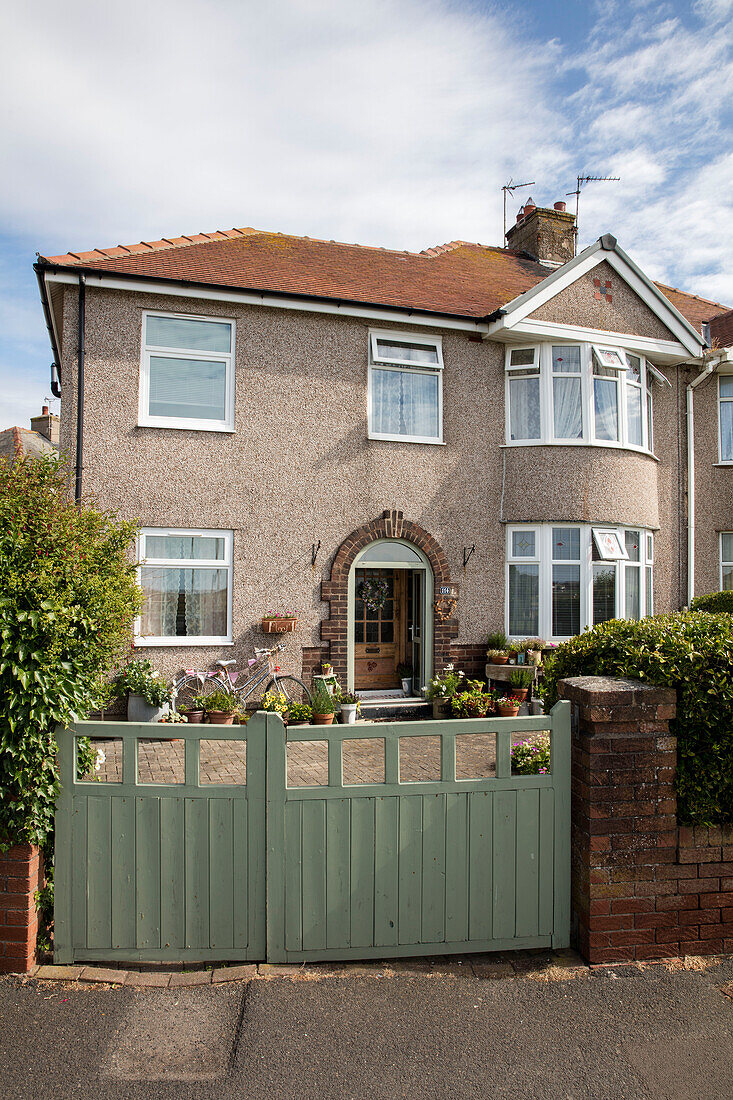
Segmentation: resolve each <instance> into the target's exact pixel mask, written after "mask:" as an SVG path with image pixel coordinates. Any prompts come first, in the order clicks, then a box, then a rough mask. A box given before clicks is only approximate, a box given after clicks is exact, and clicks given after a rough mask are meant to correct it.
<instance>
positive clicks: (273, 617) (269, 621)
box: [262, 611, 298, 634]
mask: <svg viewBox="0 0 733 1100" xmlns="http://www.w3.org/2000/svg"><path fill="white" fill-rule="evenodd" d="M297 623H298V616H297V615H294V614H293V613H292V611H284V612H283V611H268V612H266V613H265V614H264V615H263V616H262V629H263V630H264V632H265V634H287V633H289V632H290V631H292V630H295V627H296V625H297Z"/></svg>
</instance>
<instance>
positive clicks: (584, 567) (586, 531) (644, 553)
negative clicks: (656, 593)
mask: <svg viewBox="0 0 733 1100" xmlns="http://www.w3.org/2000/svg"><path fill="white" fill-rule="evenodd" d="M558 527H565V528H573V529H576V530H580V629H581V632H582V631H583V630H587V629H588V628H589V627H591V626H592V625H593V621H592V620H593V564H594V562H593V541H594V536H593V531H594V529H595V530H601V531H602V530H613V531H614V532H616V533H617V534H618V535H619V537H620V540H621V546H622V547H623V549H624V554H626V544H625V537H626V532H627V531H637V532H638V534H639V562H638V563H637V562H630V563H629V561H628V556H626V557H622V558H618V559H612V560H611V561H607V560H605V559H601V560H602V561H604V564H608V565H611V564H613V566H614V568H615V571H616V618H624V616H625V610H626V566H627V564H630V565H631V567H632V568H637V567H638V568H639V573H640V577H639V585H640V590H639V611H640V615H641V618H646V617H647V616H646V612H645V609H646V606H647V586H648V584H649V582H650V581H651V589H652V593H651V595H652V599H651V601H650V606H651V607H652V611H651V613H652V614H653V613H654V611H653V589H654V533H653V532H652V531H650V530H649V529H648V528H645V527H638V526H637V527H634V526H632V525H630V524H628V525H623V526H616V525H613V526H612V525H610V524H605V525H602V524H583V523H570V522H568V521H566V520H558V521H556V522H554V523H512V524H507V528H506V543H505V546H506V549H505V562H506V565H505V573H504V623H505V630H506V634H507V637H511V638H516V639H519V638H520V637H522V635H510V634H509V566H510V565H516V564H517V563H518V562H524V563H525V564H526V563H530V564H535V563H536V562H537V561H538V560H539V566H540V568H539V631H538V635H539V637H541V638H546V639H547V640H548V641H550V642H555V643H558V642H564V641H567V638H566V637H564V636H558V635H553V634H552V567H553V565H575V564H577V559H573V560H570V559H565V558H563V559H559V558H557V559H555V558H554V556H553V544H552V532H553V529H555V528H558ZM516 531H534V532H535V556H534V557H532V558H521V557H514V556H513V555H512V534H513V533H514V532H516ZM595 564H599V563H598V562H596V563H595ZM649 570H651V576H650V574H649ZM721 576H722V570H721Z"/></svg>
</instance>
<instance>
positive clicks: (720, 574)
mask: <svg viewBox="0 0 733 1100" xmlns="http://www.w3.org/2000/svg"><path fill="white" fill-rule="evenodd" d="M730 534H731V532H730V531H719V532H718V566H719V569H718V591H719V592H724V591H726V590H725V589H724V588H723V566H724V565H733V561H723V535H730Z"/></svg>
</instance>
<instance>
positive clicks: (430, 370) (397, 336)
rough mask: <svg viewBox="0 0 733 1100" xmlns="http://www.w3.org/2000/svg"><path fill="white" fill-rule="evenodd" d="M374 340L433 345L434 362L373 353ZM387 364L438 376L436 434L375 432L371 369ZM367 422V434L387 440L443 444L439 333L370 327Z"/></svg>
mask: <svg viewBox="0 0 733 1100" xmlns="http://www.w3.org/2000/svg"><path fill="white" fill-rule="evenodd" d="M377 340H399V341H400V342H401V343H403V344H412V343H415V344H426V345H427V344H429V345H430V346H431V347H434V348H435V350H436V352H437V355H438V362H437V363H420V362H406V361H405V360H404V359H392V358H389V357H387V356H378V355H377ZM380 368H387V369H389V370H394V369H399V370H402V371H409V373H410V374H435V375H437V378H438V435H437V436H432V435H430V436H421V435H393V434H391V433H387V432H376V431H374V429H373V427H372V425H373V422H374V380H373V371H374V370H375V369H377V370H379V369H380ZM367 424H368V432H367V435H368V438H369V439H381V440H386V441H388V442H391V443H431V444H433V445H434V446H436V445H437V446H444V441H443V340H442V337H440V336H423V335H422V333H419V332H389V331H385V330H384V329H370V331H369V368H368V379H367Z"/></svg>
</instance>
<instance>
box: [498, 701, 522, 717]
mask: <svg viewBox="0 0 733 1100" xmlns="http://www.w3.org/2000/svg"><path fill="white" fill-rule="evenodd" d="M496 710H497V712H498V714H499V717H500V718H516V717H517V715H518V714H519V707H510V706H509V704H508V703H497V704H496Z"/></svg>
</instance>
